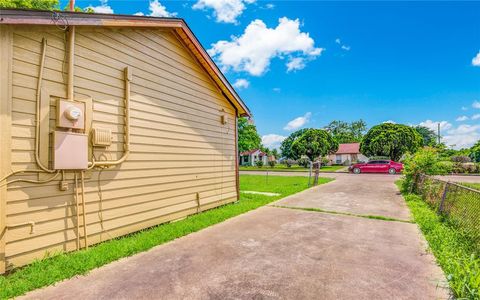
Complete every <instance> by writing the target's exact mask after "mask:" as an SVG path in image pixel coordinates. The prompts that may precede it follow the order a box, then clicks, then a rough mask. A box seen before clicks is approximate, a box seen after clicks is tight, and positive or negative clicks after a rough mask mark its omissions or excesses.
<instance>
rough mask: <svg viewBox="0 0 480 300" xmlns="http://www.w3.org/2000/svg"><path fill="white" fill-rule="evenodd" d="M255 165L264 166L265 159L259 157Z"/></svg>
mask: <svg viewBox="0 0 480 300" xmlns="http://www.w3.org/2000/svg"><path fill="white" fill-rule="evenodd" d="M255 165H256V166H257V167H259V168H261V167H263V160H261V159H259V160H257V161H256V162H255Z"/></svg>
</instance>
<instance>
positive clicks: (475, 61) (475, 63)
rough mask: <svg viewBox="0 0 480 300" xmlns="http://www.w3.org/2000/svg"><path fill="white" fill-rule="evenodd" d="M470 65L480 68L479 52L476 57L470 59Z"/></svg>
mask: <svg viewBox="0 0 480 300" xmlns="http://www.w3.org/2000/svg"><path fill="white" fill-rule="evenodd" d="M472 65H473V66H475V67H480V51H478V53H477V56H475V57H474V58H473V59H472Z"/></svg>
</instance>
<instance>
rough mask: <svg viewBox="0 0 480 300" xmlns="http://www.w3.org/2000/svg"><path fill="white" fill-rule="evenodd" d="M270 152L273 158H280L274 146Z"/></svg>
mask: <svg viewBox="0 0 480 300" xmlns="http://www.w3.org/2000/svg"><path fill="white" fill-rule="evenodd" d="M271 153H272V155H273V156H275V159H279V158H280V154H279V153H278V150H277V149H275V148H274V149H273V150H272V152H271Z"/></svg>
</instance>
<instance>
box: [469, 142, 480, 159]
mask: <svg viewBox="0 0 480 300" xmlns="http://www.w3.org/2000/svg"><path fill="white" fill-rule="evenodd" d="M470 158H471V159H472V161H475V162H480V140H478V141H477V142H476V143H475V145H473V146H472V148H470Z"/></svg>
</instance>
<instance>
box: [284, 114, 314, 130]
mask: <svg viewBox="0 0 480 300" xmlns="http://www.w3.org/2000/svg"><path fill="white" fill-rule="evenodd" d="M311 116H312V113H311V112H307V113H306V114H305V115H303V116H301V117H298V118H295V119H293V120H291V121H290V122H288V123H287V125H285V127H283V129H285V130H288V131H292V130H296V129H299V128H300V127H302V126H304V125H305V124H307V123H308V122H309V121H310V117H311Z"/></svg>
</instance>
